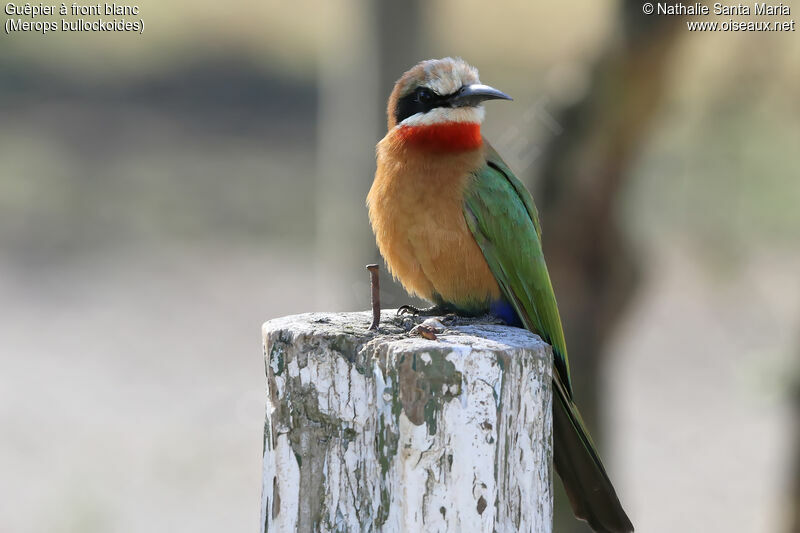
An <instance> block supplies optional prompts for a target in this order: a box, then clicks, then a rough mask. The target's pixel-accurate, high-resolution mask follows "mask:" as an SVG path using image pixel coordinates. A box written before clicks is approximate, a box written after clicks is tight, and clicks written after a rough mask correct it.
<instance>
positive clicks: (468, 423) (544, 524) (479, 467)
mask: <svg viewBox="0 0 800 533" xmlns="http://www.w3.org/2000/svg"><path fill="white" fill-rule="evenodd" d="M457 322H458V324H459V325H452V326H449V327H448V329H447V330H446V331H445V332H443V333H441V334H439V335H438V338H437V339H436V340H427V339H424V338H422V337H418V336H415V335H411V334H409V333H408V330H409V329H410V328H411V326H412V325H413V323H414V320H412V319H408V318H405V319H400V318H395V317H394V313H393V312H388V311H387V312H384V313H383V322H382V325H381V328H380V330H379V331H378V332H377V333H373V332H369V331H367V327H368V325H369V323H370V314H369V313H342V314H323V313H314V314H305V315H297V316H290V317H285V318H281V319H277V320H271V321H269V322H267V323H266V324H264V328H263V333H264V351H265V356H266V361H267V402H266V404H267V419H266V423H265V427H264V471H263V495H262V502H261V523H262V531H264V530H267V531H300V532H306V531H384V532H405V531H441V532H445V531H447V532H451V531H452V532H461V531H464V532H469V531H482V532H483V531H485V532H491V531H499V532H503V531H533V532H545V533H548V532H550V531H551V530H552V497H553V492H552V466H551V463H552V417H551V405H552V404H551V401H552V400H551V379H552V374H551V351H550V347H549V346H548V345H546V344H545V343H543V342H542V341H541V340H540V339H539V338H538V337H537V336H535V335H533V334H531V333H529V332H527V331H525V330H521V329H517V328H509V327H505V326H500V325H495V324H489V323H486V322H480V321H477V320H464V319H457Z"/></svg>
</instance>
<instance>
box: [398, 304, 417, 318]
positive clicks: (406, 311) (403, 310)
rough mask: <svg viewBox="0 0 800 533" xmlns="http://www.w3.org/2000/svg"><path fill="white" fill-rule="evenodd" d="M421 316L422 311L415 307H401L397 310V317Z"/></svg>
mask: <svg viewBox="0 0 800 533" xmlns="http://www.w3.org/2000/svg"><path fill="white" fill-rule="evenodd" d="M419 314H420V309H419V308H418V307H414V306H413V305H401V306H400V307H398V308H397V316H403V315H412V316H417V315H419Z"/></svg>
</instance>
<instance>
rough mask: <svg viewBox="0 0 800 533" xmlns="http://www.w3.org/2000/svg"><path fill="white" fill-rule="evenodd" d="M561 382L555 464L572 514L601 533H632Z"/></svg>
mask: <svg viewBox="0 0 800 533" xmlns="http://www.w3.org/2000/svg"><path fill="white" fill-rule="evenodd" d="M557 381H558V380H554V389H555V391H554V392H555V396H556V398H557V399H554V401H553V441H554V442H553V455H554V457H553V462H554V463H555V467H556V472H558V475H559V477H561V482H562V483H563V484H564V490H565V491H566V493H567V496H568V497H569V501H570V504H572V510H573V512H574V513H575V516H577V517H578V518H582V519H583V520H586V522H588V524H589V525H590V526H591V527H592V529H593V530H594V531H597V532H598V533H630V532H632V531H633V524H631V521H630V519H629V518H628V515H626V514H625V511H624V510H623V509H622V504H620V502H619V498H617V493H616V491H615V490H614V486H613V485H612V484H611V480H609V479H608V475H607V474H606V470H605V468H604V467H603V463H602V462H601V461H600V458H599V457H598V455H597V451H596V450H595V447H594V443H593V442H592V439H591V437H590V436H589V433H588V431H586V428H585V427H584V425H583V421H582V420H581V415H580V413H579V412H578V409H577V407H576V406H575V404H574V403H573V402H572V401H571V400H570V399H569V398H567V396H566V394H565V391H564V390H563V388H562V387H560V386H559V384H558V383H557Z"/></svg>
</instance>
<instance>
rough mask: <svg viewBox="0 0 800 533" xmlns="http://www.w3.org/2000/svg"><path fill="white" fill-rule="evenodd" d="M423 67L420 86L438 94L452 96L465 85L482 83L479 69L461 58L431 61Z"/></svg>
mask: <svg viewBox="0 0 800 533" xmlns="http://www.w3.org/2000/svg"><path fill="white" fill-rule="evenodd" d="M419 66H420V67H422V73H421V77H422V79H421V80H419V81H420V85H424V86H425V87H428V88H429V89H432V90H433V91H434V92H436V93H437V94H451V93H454V92H456V91H457V90H459V89H460V88H461V87H463V86H464V85H471V84H473V83H480V82H481V80H480V79H479V78H478V69H476V68H475V67H473V66H471V65H469V64H468V63H467V62H466V61H464V60H463V59H461V58H460V57H456V58H453V57H445V58H443V59H429V60H428V61H423V62H422V63H420V65H419Z"/></svg>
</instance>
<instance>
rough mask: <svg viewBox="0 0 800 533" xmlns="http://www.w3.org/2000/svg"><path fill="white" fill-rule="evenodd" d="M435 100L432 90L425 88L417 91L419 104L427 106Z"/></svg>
mask: <svg viewBox="0 0 800 533" xmlns="http://www.w3.org/2000/svg"><path fill="white" fill-rule="evenodd" d="M432 99H433V92H432V91H431V90H430V89H426V88H425V87H422V88H420V89H419V90H417V102H419V103H421V104H426V103H428V102H430V101H431V100H432Z"/></svg>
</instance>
